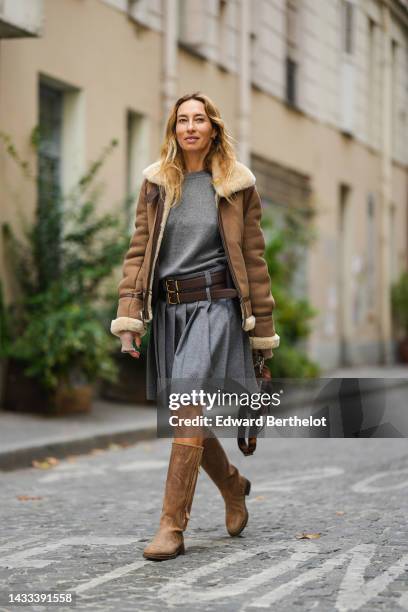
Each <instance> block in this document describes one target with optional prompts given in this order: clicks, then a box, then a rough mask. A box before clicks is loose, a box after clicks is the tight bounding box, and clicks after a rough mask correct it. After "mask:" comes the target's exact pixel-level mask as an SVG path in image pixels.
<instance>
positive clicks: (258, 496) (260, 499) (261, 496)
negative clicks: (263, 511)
mask: <svg viewBox="0 0 408 612" xmlns="http://www.w3.org/2000/svg"><path fill="white" fill-rule="evenodd" d="M264 499H265V495H257V496H256V497H254V500H255V501H263V500H264Z"/></svg>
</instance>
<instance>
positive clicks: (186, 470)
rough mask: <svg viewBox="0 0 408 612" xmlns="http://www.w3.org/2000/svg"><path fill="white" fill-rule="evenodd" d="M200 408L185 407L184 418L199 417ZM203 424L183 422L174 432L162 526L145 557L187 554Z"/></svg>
mask: <svg viewBox="0 0 408 612" xmlns="http://www.w3.org/2000/svg"><path fill="white" fill-rule="evenodd" d="M200 411H201V408H200V407H199V409H197V406H186V407H183V408H182V409H181V410H180V415H179V416H183V417H184V418H190V417H193V416H197V414H198V413H199V412H200ZM203 435H204V432H203V430H202V428H201V427H193V428H191V427H188V426H187V427H186V426H183V425H181V426H180V427H177V428H176V430H175V432H174V439H173V442H172V445H171V454H170V460H169V467H168V470H167V479H166V486H165V492H164V500H163V507H162V513H161V517H160V526H159V529H158V531H157V532H156V534H155V536H154V538H153V540H152V542H151V543H150V544H149V545H148V546H147V547H146V548H145V549H144V551H143V556H144V557H145V558H146V559H152V560H157V561H162V560H165V559H173V558H174V557H177V555H179V554H183V553H184V538H183V532H184V531H185V529H186V528H187V523H188V520H189V518H190V511H191V506H192V503H193V497H194V492H195V487H196V483H197V477H198V470H199V467H200V464H201V458H202V453H203V449H204V447H203Z"/></svg>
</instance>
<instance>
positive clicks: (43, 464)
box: [31, 457, 59, 470]
mask: <svg viewBox="0 0 408 612" xmlns="http://www.w3.org/2000/svg"><path fill="white" fill-rule="evenodd" d="M58 463H59V460H58V459H56V458H55V457H46V458H45V459H43V460H42V461H37V460H36V459H34V461H32V462H31V465H32V466H33V467H35V468H39V469H40V470H49V469H50V468H53V467H55V466H56V465H58Z"/></svg>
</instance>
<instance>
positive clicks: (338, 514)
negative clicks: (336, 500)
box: [336, 510, 346, 516]
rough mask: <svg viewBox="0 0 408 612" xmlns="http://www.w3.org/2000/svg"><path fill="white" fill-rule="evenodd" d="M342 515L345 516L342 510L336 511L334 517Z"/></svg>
mask: <svg viewBox="0 0 408 612" xmlns="http://www.w3.org/2000/svg"><path fill="white" fill-rule="evenodd" d="M343 514H346V513H345V512H344V510H337V512H336V515H337V516H343Z"/></svg>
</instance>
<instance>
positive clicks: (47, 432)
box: [0, 365, 408, 470]
mask: <svg viewBox="0 0 408 612" xmlns="http://www.w3.org/2000/svg"><path fill="white" fill-rule="evenodd" d="M323 376H324V377H326V378H331V377H333V378H349V377H353V378H375V377H376V378H387V379H390V380H391V379H403V378H406V379H408V366H403V365H394V366H386V367H381V366H365V367H358V368H343V369H337V370H332V371H328V372H326V373H325V374H324V375H323ZM155 437H156V409H155V406H154V405H149V406H147V405H146V406H133V405H123V404H118V403H114V402H107V401H101V400H98V401H96V402H95V405H94V408H93V411H92V412H91V413H90V414H85V415H81V416H74V415H73V416H70V417H65V418H49V417H41V416H39V415H32V414H29V413H25V414H22V413H13V412H5V411H1V410H0V470H1V469H16V468H19V467H28V466H30V465H31V462H32V460H33V459H41V458H43V457H47V456H56V457H64V456H65V455H66V454H68V453H80V452H87V451H89V450H91V449H92V448H95V447H107V446H108V445H109V444H110V443H118V442H122V441H127V442H136V441H139V440H148V439H153V438H155Z"/></svg>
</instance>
